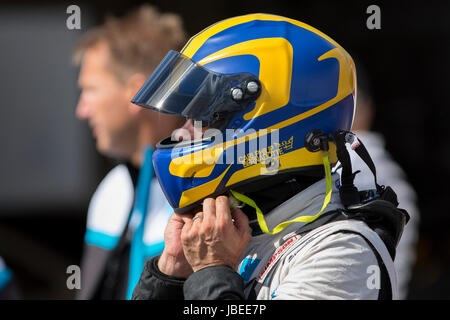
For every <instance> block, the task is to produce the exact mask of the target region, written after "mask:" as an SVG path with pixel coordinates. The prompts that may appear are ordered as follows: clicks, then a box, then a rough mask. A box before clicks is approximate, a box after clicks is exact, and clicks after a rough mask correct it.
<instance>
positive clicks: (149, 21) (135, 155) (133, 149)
mask: <svg viewBox="0 0 450 320" xmlns="http://www.w3.org/2000/svg"><path fill="white" fill-rule="evenodd" d="M184 41H185V32H184V30H183V27H182V22H181V20H180V18H179V17H178V16H176V15H173V14H160V13H159V12H158V11H157V10H156V9H154V8H152V7H150V6H143V7H141V8H139V9H138V10H135V11H133V12H131V13H130V14H128V15H126V16H124V17H123V18H112V17H110V18H108V19H107V20H106V22H105V24H104V25H102V26H100V27H98V28H96V29H94V30H92V31H90V32H88V33H87V34H86V35H85V36H84V37H83V39H82V40H81V41H80V42H79V44H78V46H77V47H76V50H75V53H74V61H75V62H76V63H77V64H79V65H81V69H80V75H79V80H78V82H79V85H80V87H81V90H82V92H81V96H80V99H79V102H78V106H77V110H76V115H77V117H78V118H79V119H81V120H86V121H88V123H89V125H90V127H91V129H92V132H93V135H94V137H95V139H96V142H97V149H98V150H99V152H101V153H102V154H104V155H106V156H108V157H111V158H115V159H119V160H121V161H122V163H123V164H120V165H118V166H116V167H115V168H114V169H112V170H111V171H110V172H109V173H108V174H107V176H106V177H105V178H104V179H103V181H102V182H101V183H100V185H99V186H98V188H97V190H96V191H95V193H94V195H93V197H92V199H91V202H90V204H89V211H88V219H87V230H86V234H85V249H84V253H83V257H82V266H81V290H80V291H79V295H78V298H79V299H95V298H100V299H125V298H129V297H131V292H132V289H133V287H134V285H135V284H136V282H137V280H138V278H139V275H140V272H141V271H142V267H143V265H144V259H145V258H148V257H152V256H154V255H157V254H159V253H160V252H161V251H162V249H163V246H164V241H163V230H164V227H165V224H166V223H167V220H168V218H169V216H170V214H171V213H172V210H171V208H170V206H169V205H168V204H167V203H166V200H165V198H164V195H163V193H162V191H161V189H160V187H159V184H158V182H157V180H156V179H153V177H154V174H153V166H152V162H151V158H152V152H153V148H154V146H155V144H156V143H157V142H158V141H159V140H160V139H161V138H163V137H165V136H167V135H168V134H171V132H172V130H174V129H175V128H177V127H179V124H180V118H179V117H176V116H170V115H161V114H158V113H156V112H152V111H149V110H144V109H142V108H140V107H137V106H135V105H133V104H132V103H130V100H131V99H132V98H133V96H134V95H135V94H136V92H137V91H138V90H139V88H140V87H141V86H142V85H143V84H144V82H145V81H146V79H147V78H148V76H149V75H150V74H151V73H152V72H153V71H154V69H155V67H156V66H157V65H158V63H159V61H160V60H161V59H162V58H163V57H164V56H165V54H166V53H167V52H168V51H169V50H171V49H175V50H176V49H179V48H180V46H181V45H182V44H183V43H184ZM138 176H139V179H138Z"/></svg>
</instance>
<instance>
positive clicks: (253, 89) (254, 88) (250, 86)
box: [247, 81, 259, 94]
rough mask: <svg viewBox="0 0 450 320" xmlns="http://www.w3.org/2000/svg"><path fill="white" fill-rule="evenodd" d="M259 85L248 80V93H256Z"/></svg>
mask: <svg viewBox="0 0 450 320" xmlns="http://www.w3.org/2000/svg"><path fill="white" fill-rule="evenodd" d="M258 89H259V85H258V84H257V83H256V82H255V81H250V82H249V83H247V91H248V92H250V93H252V94H253V93H256V92H258Z"/></svg>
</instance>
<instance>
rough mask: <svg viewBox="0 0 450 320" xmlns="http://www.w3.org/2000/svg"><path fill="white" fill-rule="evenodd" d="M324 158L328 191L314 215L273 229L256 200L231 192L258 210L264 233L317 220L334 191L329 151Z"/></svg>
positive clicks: (323, 153)
mask: <svg viewBox="0 0 450 320" xmlns="http://www.w3.org/2000/svg"><path fill="white" fill-rule="evenodd" d="M322 160H323V166H324V169H325V179H326V185H327V191H326V194H325V199H324V201H323V205H322V209H320V211H319V212H318V213H317V214H316V215H314V216H300V217H297V218H295V219H292V220H288V221H284V222H282V223H280V224H279V225H277V226H276V227H275V228H273V229H272V230H269V228H268V227H267V223H266V220H265V219H264V214H263V212H262V211H261V209H260V208H259V207H258V206H257V204H256V203H255V201H253V200H252V199H250V198H249V197H247V196H245V195H243V194H241V193H239V192H237V191H234V190H230V193H231V194H232V195H233V196H234V197H235V198H236V199H237V200H239V201H241V202H243V203H245V204H246V205H248V206H250V207H252V208H254V209H255V210H256V217H257V219H258V224H259V227H260V228H261V230H262V231H263V232H264V233H267V234H277V233H279V232H280V231H282V230H283V229H284V228H286V227H287V226H288V225H290V224H291V223H294V222H312V221H314V220H316V219H317V218H318V217H319V216H320V215H321V214H322V212H323V211H324V210H325V208H326V207H327V206H328V203H329V202H330V200H331V191H332V183H333V180H332V179H331V166H330V159H329V156H328V151H322Z"/></svg>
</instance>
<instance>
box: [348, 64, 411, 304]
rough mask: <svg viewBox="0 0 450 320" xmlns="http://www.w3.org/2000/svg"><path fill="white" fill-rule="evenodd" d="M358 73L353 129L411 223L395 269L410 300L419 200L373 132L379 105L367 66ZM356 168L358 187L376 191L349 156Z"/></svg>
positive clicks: (368, 176)
mask: <svg viewBox="0 0 450 320" xmlns="http://www.w3.org/2000/svg"><path fill="white" fill-rule="evenodd" d="M357 70H358V71H357V72H358V99H357V108H356V113H355V119H354V122H353V127H352V130H353V131H354V132H355V133H356V134H357V135H358V137H359V138H360V139H361V141H362V142H363V143H364V145H365V146H366V148H367V150H368V151H369V152H370V154H371V156H372V159H373V162H374V164H375V167H376V168H377V175H378V182H379V183H380V184H383V185H386V186H391V187H392V188H393V189H394V190H395V192H396V193H397V196H398V202H399V207H400V208H403V209H406V211H408V213H409V215H410V221H409V222H408V225H407V227H406V228H405V229H404V231H403V235H402V238H401V240H400V242H399V244H398V246H397V254H396V257H395V269H396V270H397V277H398V279H397V280H398V288H399V298H400V299H406V298H407V296H408V286H409V282H410V280H411V276H412V271H413V268H414V264H415V261H416V244H417V241H418V237H419V221H420V213H419V209H418V207H417V197H416V193H415V191H414V189H413V187H412V186H411V185H410V184H409V182H408V180H407V176H406V174H405V172H404V171H403V169H402V168H401V167H400V165H399V164H398V163H396V162H395V161H394V160H393V159H392V157H391V155H390V154H389V152H388V151H387V150H386V148H385V143H384V137H383V136H382V135H381V134H380V133H376V132H374V131H371V128H372V123H373V119H374V116H375V105H374V101H373V98H372V94H371V89H370V84H369V79H368V75H367V73H366V71H365V69H364V67H363V66H361V65H360V64H357ZM349 154H350V156H351V161H352V163H353V169H354V170H355V171H356V170H361V173H359V174H357V175H356V177H355V186H356V187H357V188H358V189H359V190H366V189H373V188H374V184H373V178H372V174H371V172H370V170H369V168H368V167H367V166H366V165H365V164H364V163H363V162H362V161H361V159H360V158H359V157H357V156H355V153H354V152H350V153H349Z"/></svg>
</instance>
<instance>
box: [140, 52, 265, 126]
mask: <svg viewBox="0 0 450 320" xmlns="http://www.w3.org/2000/svg"><path fill="white" fill-rule="evenodd" d="M250 81H253V82H257V83H258V85H259V81H258V79H257V78H256V77H255V76H253V75H252V74H249V73H238V74H219V73H216V72H212V71H210V70H208V69H206V68H204V67H202V66H200V65H198V64H197V63H195V62H194V61H192V60H191V59H189V58H187V57H186V56H183V55H182V54H180V53H179V52H176V51H170V52H169V53H168V54H167V56H166V57H165V58H164V60H163V61H162V62H161V63H160V65H159V66H158V68H157V69H156V70H155V72H154V73H153V74H152V76H151V77H150V79H149V80H147V82H146V83H145V84H144V86H143V87H142V88H141V89H140V90H139V92H138V93H137V94H136V96H135V97H134V99H133V100H132V102H133V103H135V104H137V105H139V106H142V107H146V108H151V109H154V110H156V111H159V112H163V113H170V114H177V115H181V116H183V117H186V118H190V119H194V120H197V121H202V122H203V123H204V125H211V124H212V123H214V122H216V121H218V120H221V119H224V118H226V117H229V116H230V114H234V113H237V112H240V111H242V110H244V109H246V108H247V107H249V106H250V104H251V103H252V102H254V101H255V100H256V98H257V97H258V95H259V92H260V90H258V92H253V93H250V92H246V90H245V89H244V88H246V85H247V83H249V82H250ZM259 87H260V85H259ZM236 88H239V89H241V91H242V97H241V98H240V99H233V96H232V90H233V89H236Z"/></svg>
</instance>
